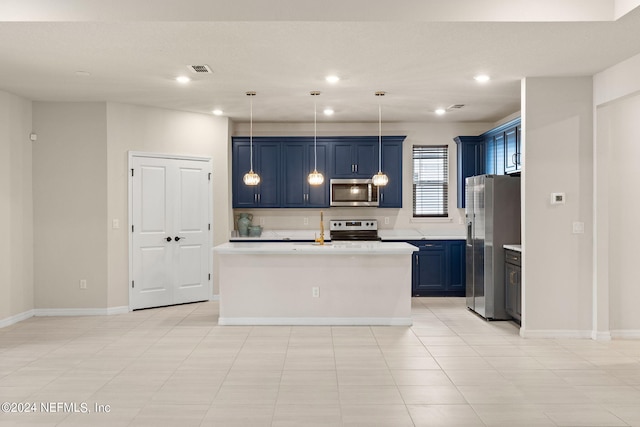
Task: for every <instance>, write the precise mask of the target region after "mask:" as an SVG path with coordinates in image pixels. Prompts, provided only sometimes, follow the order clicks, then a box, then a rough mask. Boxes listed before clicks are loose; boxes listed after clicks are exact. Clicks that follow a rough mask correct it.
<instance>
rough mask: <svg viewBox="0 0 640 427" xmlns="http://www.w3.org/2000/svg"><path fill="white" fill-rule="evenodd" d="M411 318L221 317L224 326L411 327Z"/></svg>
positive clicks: (220, 322)
mask: <svg viewBox="0 0 640 427" xmlns="http://www.w3.org/2000/svg"><path fill="white" fill-rule="evenodd" d="M412 324H413V321H412V320H411V318H410V317H394V318H386V317H220V318H218V325H224V326H229V325H233V326H250V325H259V326H264V325H270V326H284V325H287V326H299V325H302V326H313V325H320V326H411V325H412Z"/></svg>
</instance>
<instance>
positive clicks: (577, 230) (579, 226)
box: [573, 222, 584, 234]
mask: <svg viewBox="0 0 640 427" xmlns="http://www.w3.org/2000/svg"><path fill="white" fill-rule="evenodd" d="M583 233H584V222H574V223H573V234H583Z"/></svg>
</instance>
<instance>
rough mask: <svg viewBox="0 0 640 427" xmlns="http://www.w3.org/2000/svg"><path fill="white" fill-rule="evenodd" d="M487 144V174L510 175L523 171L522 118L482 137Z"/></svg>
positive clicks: (492, 130)
mask: <svg viewBox="0 0 640 427" xmlns="http://www.w3.org/2000/svg"><path fill="white" fill-rule="evenodd" d="M481 136H482V137H483V138H484V141H485V144H486V150H485V151H486V153H487V158H486V166H485V173H487V174H491V175H508V174H512V173H518V172H520V171H521V159H522V156H521V143H520V118H519V117H518V118H517V119H514V120H511V121H509V122H507V123H505V124H503V125H501V126H498V127H497V128H494V129H491V130H490V131H488V132H485V133H484V134H482V135H481Z"/></svg>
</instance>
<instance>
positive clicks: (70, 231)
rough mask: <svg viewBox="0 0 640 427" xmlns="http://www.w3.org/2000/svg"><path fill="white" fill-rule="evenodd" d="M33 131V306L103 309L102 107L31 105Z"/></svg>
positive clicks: (104, 183)
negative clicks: (84, 286)
mask: <svg viewBox="0 0 640 427" xmlns="http://www.w3.org/2000/svg"><path fill="white" fill-rule="evenodd" d="M33 129H34V131H35V132H36V133H37V134H38V142H37V143H35V144H34V146H33V198H34V239H35V306H36V308H37V309H42V310H45V309H80V308H82V309H105V308H106V307H107V299H106V292H107V286H106V285H107V239H106V233H105V226H106V224H107V160H106V154H107V147H106V138H107V133H106V104H105V103H104V102H97V103H69V102H35V103H34V106H33ZM81 279H84V280H87V289H82V290H81V289H80V286H79V281H80V280H81Z"/></svg>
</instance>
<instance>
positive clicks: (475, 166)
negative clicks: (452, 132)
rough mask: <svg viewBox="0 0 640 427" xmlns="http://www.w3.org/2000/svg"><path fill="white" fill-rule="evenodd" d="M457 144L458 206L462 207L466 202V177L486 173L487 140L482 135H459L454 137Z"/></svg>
mask: <svg viewBox="0 0 640 427" xmlns="http://www.w3.org/2000/svg"><path fill="white" fill-rule="evenodd" d="M454 141H455V142H456V146H457V152H456V161H457V166H458V168H457V183H458V185H457V190H458V197H457V206H458V208H460V209H462V208H464V206H465V203H464V196H465V194H464V190H465V179H467V178H468V177H470V176H475V175H482V174H483V173H485V170H484V167H485V163H486V155H485V147H486V145H485V141H484V138H482V137H480V136H457V137H455V138H454Z"/></svg>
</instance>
